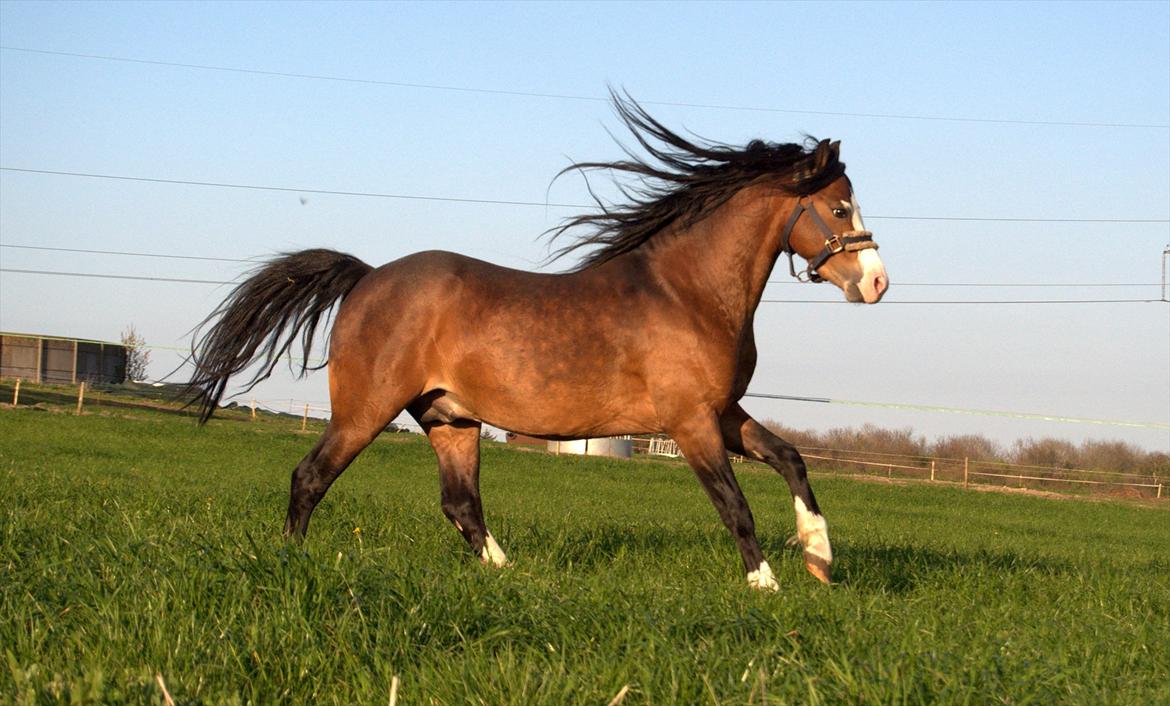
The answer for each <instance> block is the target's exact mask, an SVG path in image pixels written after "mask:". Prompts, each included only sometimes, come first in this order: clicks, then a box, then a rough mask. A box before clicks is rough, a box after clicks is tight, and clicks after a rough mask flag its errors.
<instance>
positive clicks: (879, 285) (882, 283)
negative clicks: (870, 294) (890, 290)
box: [873, 275, 889, 296]
mask: <svg viewBox="0 0 1170 706" xmlns="http://www.w3.org/2000/svg"><path fill="white" fill-rule="evenodd" d="M888 286H889V282H887V281H886V277H885V275H877V276H876V277H874V278H873V291H874V292H875V293H877V294H878V295H879V296H880V295H881V294H882V293H884V292H885V291H886V287H888Z"/></svg>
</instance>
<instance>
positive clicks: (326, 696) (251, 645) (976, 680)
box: [0, 409, 1170, 705]
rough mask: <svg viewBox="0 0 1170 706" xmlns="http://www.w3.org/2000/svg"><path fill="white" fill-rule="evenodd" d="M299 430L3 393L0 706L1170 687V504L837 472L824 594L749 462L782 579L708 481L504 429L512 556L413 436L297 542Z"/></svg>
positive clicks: (374, 461)
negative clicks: (716, 506) (564, 453)
mask: <svg viewBox="0 0 1170 706" xmlns="http://www.w3.org/2000/svg"><path fill="white" fill-rule="evenodd" d="M296 426H297V425H294V424H291V423H290V424H288V425H286V426H284V427H282V426H280V425H279V424H275V423H268V424H257V425H250V424H248V423H244V422H239V421H230V422H229V421H225V422H217V421H213V422H212V423H211V424H210V425H209V426H208V427H207V428H205V429H202V430H200V429H197V428H196V427H195V426H194V425H193V423H192V422H191V420H190V419H185V418H182V417H176V416H164V415H160V414H152V413H148V412H136V413H133V414H131V415H129V416H117V417H115V416H107V415H88V416H83V417H75V416H71V415H66V414H59V413H54V412H47V411H40V410H33V409H17V410H11V409H9V410H0V652H2V653H3V654H2V655H0V659H2V662H0V702H3V703H8V702H13V703H17V704H25V703H115V704H117V703H155V704H158V703H162V701H163V697H162V692H161V690H160V689H159V687H158V685H157V684H156V682H155V674H156V673H157V674H161V675H162V676H163V678H164V679H165V682H166V685H167V687H168V689H169V691H170V693H171V694H172V695H173V696H174V698H175V701H176V702H177V703H179V704H199V703H208V704H218V703H255V704H269V703H288V704H300V703H323V704H333V703H336V704H354V703H370V704H380V703H386V702H387V700H388V697H389V691H390V683H391V678H392V677H393V676H395V675H398V676H399V677H400V679H401V689H400V693H399V699H398V703H400V704H463V703H486V704H524V705H527V704H568V703H583V704H585V703H587V704H606V703H608V702H609V701H610V699H612V698H613V697H614V695H615V694H617V693H618V691H619V690H620V689H621V688H622V687H623V686H624V685H629V686H630V692H629V694H628V695H627V696H626V698H625V701H624V702H623V703H625V704H674V703H678V704H700V703H703V704H716V703H718V704H748V703H751V704H763V703H769V704H787V703H810V704H817V703H825V704H832V703H874V704H894V703H911V704H919V703H921V704H937V703H947V704H952V703H955V704H964V703H966V704H985V703H1005V704H1007V703H1010V704H1028V703H1034V704H1049V703H1069V704H1088V703H1094V704H1096V703H1102V704H1111V703H1115V704H1148V703H1163V704H1165V703H1170V698H1168V694H1170V690H1168V687H1167V682H1166V675H1167V673H1168V672H1170V627H1168V623H1170V556H1168V555H1170V552H1168V550H1167V548H1168V547H1170V513H1168V512H1167V511H1166V510H1165V509H1158V508H1148V507H1140V506H1134V505H1126V504H1115V503H1106V502H1084V501H1080V500H1053V499H1049V498H1037V497H1030V496H1024V495H1008V494H997V493H971V492H968V493H964V492H962V491H961V490H959V489H956V488H950V487H935V486H927V485H908V486H901V485H889V484H880V483H866V482H863V481H858V480H854V479H848V478H832V477H817V478H815V479H814V481H815V487H816V490H817V493H818V497H819V499H820V501H821V504H822V506H823V507H824V509H825V511H826V513H827V516H828V519H829V523H830V534H831V536H832V538H833V540H834V549H835V552H836V555H837V564H836V566H835V570H836V578H837V579H838V581H839V583H838V584H837V585H834V586H832V587H825V586H822V585H820V584H818V583H817V582H816V581H815V580H814V579H812V578H811V577H810V576H808V575H806V573H805V571H804V568H803V564H802V562H801V560H800V556H799V552H798V551H797V550H795V549H792V548H789V547H786V546H785V544H784V540H785V539H786V538H787V537H788V536H789V535H790V534H791V533H792V523H793V520H792V510H791V500H790V498H789V496H788V494H787V490H786V487H785V485H784V483H783V482H782V481H781V480H780V479H779V478H778V477H776V476H775V475H774V474H771V473H770V472H760V471H756V470H750V469H745V470H743V471H742V472H741V473H740V478H741V483H742V484H743V486H744V489H745V492H746V494H747V495H748V499H749V500H750V501H751V502H752V506H753V508H754V510H755V515H756V520H757V525H758V528H759V533H760V537H761V541H762V542H763V544H764V550H765V554H766V555H767V556H768V558H769V560H770V563H771V565H772V567H773V569H774V570H775V571H776V574H777V578H778V579H779V581H780V583H781V585H782V590H781V592H780V593H779V594H775V595H769V594H762V593H757V592H753V591H749V590H748V589H747V588H746V583H745V581H744V578H743V575H742V571H741V566H740V561H739V558H738V555H737V553H736V551H735V549H734V546H733V544H732V542H731V540H730V538H729V537H728V536H727V533H726V531H725V530H724V529H723V528H722V525H721V524H720V523H719V521H718V519H717V517H716V515H715V512H714V510H713V509H712V508H711V507H710V504H709V502H708V501H707V499H706V496H705V495H704V494H703V492H702V490H701V489H700V487H699V485H698V483H697V482H696V481H695V480H694V478H693V477H692V476H691V473H690V471H689V470H688V469H686V468H685V467H683V466H681V465H679V464H673V463H664V462H653V461H644V460H642V461H635V462H632V463H631V462H619V461H606V460H597V459H581V458H567V457H560V458H554V457H550V456H547V455H544V454H539V453H527V452H520V451H515V450H512V449H508V448H505V447H502V446H500V445H495V444H490V445H487V446H486V448H485V451H484V460H483V465H484V475H483V481H482V483H483V494H484V502H485V504H486V511H487V516H488V524H489V526H490V527H491V529H492V532H493V534H494V535H495V536H496V537H497V538H498V539H499V540H500V543H501V544H502V546H503V547H504V549H505V551H507V552H508V555H509V558H510V559H511V560H512V562H513V566H512V567H510V568H509V569H506V570H503V571H496V570H491V569H487V568H484V567H482V566H480V565H479V564H478V562H476V561H474V560H473V559H472V557H471V556H470V553H469V552H468V551H467V550H466V548H465V547H464V545H463V542H462V540H461V539H460V538H459V536H458V534H457V533H456V532H455V530H454V529H453V528H452V527H451V526H450V525H449V524H448V523H447V521H446V520H445V519H444V518H443V517H442V515H441V513H440V512H439V507H438V482H437V479H436V471H435V465H434V460H433V456H432V454H431V452H430V450H429V448H428V447H427V446H426V443H425V441H424V440H422V439H421V438H419V437H414V436H411V435H394V436H389V435H386V436H383V438H382V439H380V440H379V441H378V442H376V443H375V444H374V445H373V446H372V447H371V448H370V449H368V450H367V451H366V452H365V453H364V454H363V455H362V456H361V457H359V459H358V460H357V461H356V462H355V463H354V465H353V466H352V467H351V468H350V469H349V470H348V471H347V472H346V474H345V475H344V476H342V478H341V479H340V480H339V481H338V482H337V484H336V485H335V486H334V488H333V490H332V491H331V492H330V494H329V496H328V497H327V498H326V499H325V501H324V502H323V503H322V505H321V507H320V508H319V509H318V511H317V513H316V514H315V515H314V518H313V524H312V526H311V528H310V536H309V539H308V541H307V542H306V543H305V544H304V545H302V546H301V547H294V546H289V545H286V544H285V543H284V542H283V541H282V540H281V538H280V529H281V526H282V524H283V520H284V517H283V513H284V508H285V504H286V502H287V486H288V477H289V472H290V471H291V469H292V467H293V465H295V463H296V462H297V461H298V460H299V459H300V457H301V455H302V454H303V453H304V452H305V451H307V449H308V448H309V447H310V446H311V444H312V442H313V439H314V437H313V436H312V435H305V434H300V433H297V432H296V431H295V430H294V429H295V427H296ZM359 527H360V528H361V531H360V533H355V528H359Z"/></svg>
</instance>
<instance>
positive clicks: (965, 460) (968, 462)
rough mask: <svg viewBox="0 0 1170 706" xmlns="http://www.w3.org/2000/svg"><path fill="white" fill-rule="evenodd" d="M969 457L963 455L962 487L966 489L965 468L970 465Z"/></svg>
mask: <svg viewBox="0 0 1170 706" xmlns="http://www.w3.org/2000/svg"><path fill="white" fill-rule="evenodd" d="M970 462H971V459H970V457H968V456H964V457H963V489H964V490H966V489H967V470H968V467H969V466H970Z"/></svg>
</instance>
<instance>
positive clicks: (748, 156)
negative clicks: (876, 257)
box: [550, 91, 845, 271]
mask: <svg viewBox="0 0 1170 706" xmlns="http://www.w3.org/2000/svg"><path fill="white" fill-rule="evenodd" d="M610 95H611V97H612V99H613V105H614V108H615V109H616V110H617V113H618V116H619V117H620V118H621V119H622V122H623V123H624V124H625V126H626V129H628V130H629V131H630V133H631V134H632V135H633V136H634V139H636V140H637V141H638V144H639V145H641V147H642V149H643V150H644V151H645V153H646V156H641V155H639V154H637V153H636V152H635V151H634V150H632V149H630V148H628V147H626V146H625V145H620V143H619V145H620V146H621V147H622V150H623V151H624V152H625V153H626V155H627V157H628V159H624V160H618V161H616V162H577V163H575V164H571V165H569V166H568V167H565V168H564V169H563V170H561V171H560V172H559V173H558V174H557V178H559V177H561V176H562V175H564V174H565V173H567V172H571V171H582V172H585V171H590V170H601V171H608V172H623V173H626V174H631V175H633V176H634V177H635V184H634V185H627V184H622V183H620V182H619V183H617V187H618V189H619V190H620V191H621V193H622V196H624V197H625V199H626V201H625V203H617V204H607V203H605V202H603V201H602V200H601V198H599V197H598V196H597V195H596V194H595V193H593V190H592V189H590V194H591V195H592V196H593V199H594V201H596V202H597V206H598V208H599V209H600V212H598V213H587V214H582V215H579V216H575V217H573V218H570V219H568V220H567V221H566V222H565V223H564V224H563V225H560V226H558V227H556V228H554V229H552V230H551V231H550V232H551V234H552V237H553V239H556V238H558V237H560V236H561V235H563V234H565V232H566V231H569V230H572V229H575V228H577V227H579V226H583V227H585V228H588V229H590V231H591V232H589V233H587V234H585V235H582V236H579V237H577V239H576V240H575V241H574V242H572V243H570V244H568V245H566V246H565V247H563V248H561V249H559V250H557V251H556V252H555V253H554V256H553V259H554V260H555V259H559V258H561V257H563V256H565V255H567V254H569V253H571V252H573V251H575V250H577V249H578V248H585V247H590V246H600V247H598V248H597V249H595V250H591V251H590V252H588V253H587V254H586V255H585V256H584V257H583V258H582V259H581V261H580V262H579V263H577V265H576V266H575V267H574V268H573V269H574V270H575V271H580V270H587V269H589V268H591V267H596V266H598V265H600V264H602V263H604V262H606V261H608V260H610V259H612V258H614V257H617V256H618V255H621V254H623V253H627V252H630V251H631V250H634V249H636V248H638V247H640V246H641V245H643V244H644V243H646V241H648V240H650V239H651V238H652V237H654V236H655V235H656V234H658V233H660V232H662V231H663V230H664V229H665V228H666V227H667V226H669V225H671V224H673V223H676V222H677V223H679V224H680V225H681V226H683V227H686V226H689V225H692V224H694V223H697V222H698V221H701V220H702V219H703V218H706V217H707V216H708V215H710V214H711V212H712V211H714V210H715V209H717V208H719V206H721V205H722V204H723V203H724V202H726V201H727V200H728V199H729V198H731V197H732V196H733V195H734V194H735V193H736V192H737V191H739V190H740V189H742V188H743V187H745V186H747V185H748V184H751V183H752V182H755V181H757V180H760V179H768V180H769V181H772V182H774V185H775V186H776V187H777V188H779V189H781V190H783V191H785V192H787V193H790V194H799V195H804V194H810V193H813V192H816V191H819V190H820V189H822V188H824V187H825V186H827V185H828V184H829V183H830V182H832V181H833V180H834V179H837V178H838V177H840V176H841V175H842V174H844V173H845V164H844V163H843V162H841V161H839V160H838V158H837V150H836V149H835V148H834V146H833V145H831V144H830V143H829V141H828V140H820V141H818V140H816V139H815V138H812V137H809V138H807V139H806V140H805V142H804V143H803V144H796V143H787V144H778V143H774V142H765V141H763V140H752V141H751V142H749V143H748V144H747V146H746V147H735V146H732V145H727V144H723V143H719V142H710V141H707V140H701V139H700V140H699V141H692V140H688V139H686V138H684V137H682V136H680V135H678V134H677V133H675V132H673V131H671V130H670V129H668V128H666V127H665V126H664V125H663V124H662V123H660V122H658V121H657V120H656V119H654V118H653V117H652V116H651V115H650V114H649V113H647V112H646V110H645V109H644V108H642V106H640V105H638V103H637V102H636V101H634V99H633V98H630V97H629V95H628V94H627V95H626V96H625V97H623V96H620V95H618V94H617V93H615V92H613V91H611V92H610Z"/></svg>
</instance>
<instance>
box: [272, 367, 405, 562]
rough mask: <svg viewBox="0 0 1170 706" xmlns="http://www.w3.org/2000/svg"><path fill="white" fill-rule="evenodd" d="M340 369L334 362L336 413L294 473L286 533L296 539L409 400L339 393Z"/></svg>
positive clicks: (332, 386) (333, 390)
mask: <svg viewBox="0 0 1170 706" xmlns="http://www.w3.org/2000/svg"><path fill="white" fill-rule="evenodd" d="M336 370H337V368H336V367H334V366H332V364H331V368H330V371H329V372H330V387H331V394H330V398H331V400H332V401H333V417H332V419H330V420H329V425H328V427H326V429H325V433H324V434H323V435H322V436H321V438H320V439H319V440H318V441H317V444H316V445H315V446H314V447H313V450H312V451H310V452H309V453H308V454H306V455H305V457H304V458H303V459H301V462H300V463H299V464H297V467H296V469H295V470H293V473H292V483H291V488H290V491H289V500H288V516H287V519H286V520H285V523H284V533H285V535H286V536H291V537H293V538H296V539H302V538H303V537H304V536H305V532H306V531H307V530H308V527H309V517H310V516H311V515H312V514H313V510H314V509H315V508H316V507H317V504H318V503H320V502H321V498H323V497H325V493H326V491H328V490H329V486H331V485H333V481H335V480H337V477H338V476H340V475H341V473H342V472H343V471H344V470H345V469H346V468H348V467H349V464H350V463H352V462H353V460H354V458H356V457H357V455H358V454H359V453H361V451H362V449H364V448H366V447H367V446H369V445H370V443H371V442H373V440H374V439H376V438H377V437H378V434H380V433H382V430H383V429H385V428H386V425H387V424H389V423H390V421H391V420H393V419H394V418H395V417H397V416H398V414H399V413H400V412H401V411H402V410H403V409H404V408H405V406H406V400H396V399H395V398H394V396H393V395H387V396H385V397H381V398H377V399H376V400H375V399H371V396H370V395H362V396H357V395H349V396H344V395H338V394H336V392H337V389H338V387H339V386H338V385H337V384H336V383H337V382H338V381H337V372H336ZM381 392H383V393H385V392H386V391H384V390H382V391H381ZM397 397H400V398H405V397H407V393H406V392H403V391H400V392H399V393H398V395H397Z"/></svg>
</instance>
